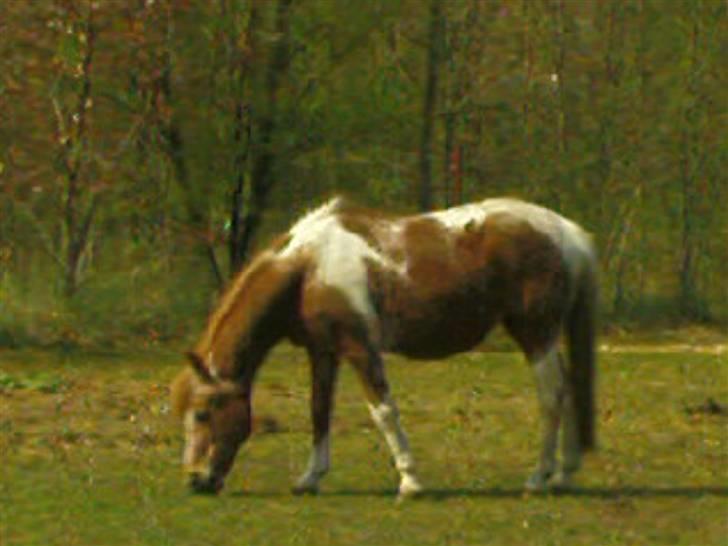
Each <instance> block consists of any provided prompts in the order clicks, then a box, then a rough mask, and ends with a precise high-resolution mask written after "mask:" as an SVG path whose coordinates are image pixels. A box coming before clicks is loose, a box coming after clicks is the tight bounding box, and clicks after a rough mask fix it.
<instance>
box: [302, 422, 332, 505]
mask: <svg viewBox="0 0 728 546" xmlns="http://www.w3.org/2000/svg"><path fill="white" fill-rule="evenodd" d="M329 465H330V461H329V436H328V434H327V435H326V436H324V437H323V438H322V439H321V441H319V442H318V443H317V444H316V445H314V446H313V450H312V451H311V457H310V458H309V460H308V467H307V468H306V471H305V472H304V473H303V475H302V476H301V477H300V478H299V479H298V481H297V482H296V485H295V487H294V488H293V491H294V493H298V494H300V493H314V492H316V491H317V490H318V482H319V481H320V480H321V478H323V477H324V476H325V475H326V473H327V472H328V471H329Z"/></svg>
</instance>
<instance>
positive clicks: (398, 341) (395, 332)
mask: <svg viewBox="0 0 728 546" xmlns="http://www.w3.org/2000/svg"><path fill="white" fill-rule="evenodd" d="M388 322H389V323H388V324H386V323H385V325H384V339H385V345H386V347H385V348H386V350H388V351H390V352H394V353H399V354H402V355H405V356H408V357H410V358H442V357H445V356H448V355H451V354H455V353H460V352H463V351H468V350H470V349H472V348H473V347H475V346H476V345H477V344H478V343H480V342H481V341H482V340H483V338H484V337H485V335H486V334H487V333H488V331H489V330H490V329H491V328H492V327H493V325H494V324H493V323H494V321H493V320H491V319H489V318H488V317H486V316H484V315H483V314H482V313H477V312H468V311H463V310H461V311H459V312H458V311H453V312H451V313H444V314H441V315H439V316H436V317H432V316H417V315H416V314H410V313H408V314H405V315H401V316H398V317H392V319H391V320H390V321H388Z"/></svg>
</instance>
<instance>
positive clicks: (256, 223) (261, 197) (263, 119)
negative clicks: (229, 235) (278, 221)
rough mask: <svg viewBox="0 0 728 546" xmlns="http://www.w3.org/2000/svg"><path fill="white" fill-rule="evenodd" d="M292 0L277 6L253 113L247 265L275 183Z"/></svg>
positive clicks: (242, 250) (242, 255) (242, 247)
mask: <svg viewBox="0 0 728 546" xmlns="http://www.w3.org/2000/svg"><path fill="white" fill-rule="evenodd" d="M291 3H292V0H279V1H278V5H277V7H276V22H275V36H277V41H276V43H275V45H274V46H273V51H272V53H271V58H270V61H269V63H268V66H267V67H266V70H265V82H264V97H263V100H264V104H263V105H258V106H259V108H258V110H259V111H260V114H258V115H256V111H255V110H254V111H253V124H254V125H253V127H254V130H255V134H254V138H253V147H252V151H253V166H252V171H251V174H250V190H251V191H250V202H249V204H248V209H247V211H245V214H244V215H243V218H242V235H241V237H240V241H239V243H238V249H237V252H238V254H237V255H238V257H239V258H238V259H239V263H243V262H244V261H245V260H246V259H247V257H248V255H249V253H250V250H251V247H252V243H253V240H254V238H255V236H256V235H257V233H258V229H259V228H260V225H261V223H262V220H263V215H264V213H265V210H266V208H267V205H268V197H269V196H270V192H271V190H272V189H273V186H274V184H275V179H274V178H273V169H274V166H275V150H274V149H273V144H274V137H275V133H276V129H277V123H276V122H277V120H276V117H277V99H278V90H279V87H280V84H281V77H282V76H283V75H284V74H285V73H286V71H287V70H288V64H289V62H290V39H291V37H290V10H291Z"/></svg>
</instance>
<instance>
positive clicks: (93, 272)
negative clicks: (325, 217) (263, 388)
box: [0, 0, 728, 347]
mask: <svg viewBox="0 0 728 546" xmlns="http://www.w3.org/2000/svg"><path fill="white" fill-rule="evenodd" d="M727 14H728V3H727V2H725V1H723V0H510V1H506V0H387V1H384V0H382V1H363V0H361V1H350V2H346V1H343V0H214V1H213V0H209V1H203V0H146V1H142V0H98V1H87V0H58V1H51V0H37V1H24V0H4V1H2V2H1V3H0V346H22V345H56V344H58V345H60V346H62V347H76V346H109V345H112V344H126V343H133V344H142V345H147V344H154V343H161V342H165V341H172V340H178V339H182V338H185V337H186V336H188V335H189V334H190V333H191V332H194V330H195V329H196V328H197V327H199V324H200V322H201V321H202V320H204V317H205V315H206V313H207V311H208V310H209V308H210V305H211V304H212V302H213V301H214V297H215V295H216V294H217V293H218V292H219V290H220V289H221V287H223V286H224V284H225V282H226V279H228V278H229V276H230V275H231V274H232V272H234V271H235V270H237V269H238V268H239V267H240V266H241V265H242V264H244V263H245V260H246V259H247V258H248V257H249V256H250V254H251V252H253V251H254V250H255V248H259V247H260V246H261V245H264V244H265V242H266V241H267V240H269V238H270V237H271V236H272V235H273V234H275V233H277V232H280V231H282V230H284V229H286V227H287V226H288V225H289V224H290V222H291V221H292V220H293V219H294V218H295V217H296V216H297V215H298V214H300V213H301V212H303V211H305V210H306V209H308V208H310V207H312V206H314V205H315V204H317V203H319V202H321V201H322V200H323V199H325V198H327V197H328V196H330V195H332V194H334V193H343V194H347V195H350V196H351V197H353V198H355V199H356V200H357V201H359V202H361V203H363V204H365V205H368V206H371V207H376V208H381V209H385V210H390V211H399V212H413V211H417V210H425V209H429V208H438V207H443V206H447V205H453V204H457V203H460V202H464V201H469V200H475V199H480V198H483V197H486V196H495V195H502V194H509V195H515V196H520V197H523V198H526V199H530V200H534V201H536V202H538V203H541V204H543V205H546V206H549V207H552V208H554V209H556V210H558V211H560V212H562V213H564V214H565V215H567V216H569V217H571V218H573V219H575V220H576V221H578V222H579V223H581V224H582V225H583V226H585V227H586V228H587V229H589V230H590V231H591V232H592V233H593V234H594V236H595V240H596V243H597V247H598V249H599V252H600V260H601V265H602V301H603V314H604V317H605V320H604V324H605V326H606V327H612V326H617V325H618V326H620V327H637V328H665V327H669V326H673V325H676V324H682V323H694V322H700V323H713V324H716V325H719V326H725V325H726V324H727V323H728V280H727V279H728V244H727V242H728V214H726V212H725V209H726V206H725V203H726V200H727V199H728V183H727V180H726V169H725V166H726V164H727V161H726V159H728V157H727V156H728V138H727V137H728V135H727V131H726V128H727V127H728V116H727V115H726V112H727V110H726V96H727V94H726V88H728V81H727V76H728V67H727V66H726V64H727V62H728V61H727V60H728V25H727V24H726V22H727V18H726V15H727Z"/></svg>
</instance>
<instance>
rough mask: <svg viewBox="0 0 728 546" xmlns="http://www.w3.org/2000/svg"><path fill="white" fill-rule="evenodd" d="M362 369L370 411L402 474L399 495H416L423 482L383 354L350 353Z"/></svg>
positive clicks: (353, 361)
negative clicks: (420, 478) (392, 393)
mask: <svg viewBox="0 0 728 546" xmlns="http://www.w3.org/2000/svg"><path fill="white" fill-rule="evenodd" d="M350 358H351V361H352V364H353V365H354V367H355V369H356V370H357V372H358V373H359V377H360V378H361V380H362V384H363V386H364V391H365V393H366V397H367V404H368V406H369V412H370V413H371V416H372V419H373V420H374V423H375V424H376V425H377V428H379V430H380V431H381V432H382V434H383V435H384V439H385V440H386V442H387V445H388V446H389V449H390V451H391V452H392V456H393V457H394V463H395V466H396V468H397V471H398V472H399V474H400V483H399V496H400V498H404V497H410V496H414V495H417V494H418V493H419V492H420V491H422V486H421V485H420V482H419V480H418V479H417V476H416V474H415V464H414V458H413V457H412V452H411V451H410V447H409V442H408V441H407V435H406V434H405V432H404V430H403V429H402V426H401V424H400V422H399V410H398V409H397V404H396V403H395V401H394V399H393V398H392V396H391V394H390V392H389V384H388V383H387V379H386V376H385V373H384V365H383V363H382V359H381V356H380V355H379V354H378V353H377V352H376V351H373V350H370V351H368V352H366V354H359V355H353V356H351V357H350Z"/></svg>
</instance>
